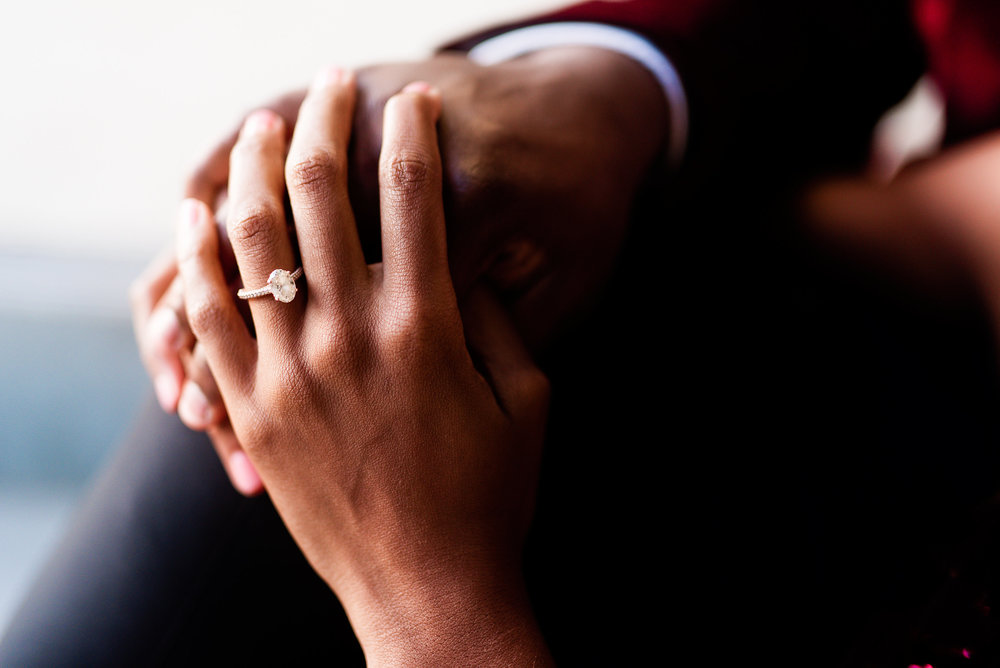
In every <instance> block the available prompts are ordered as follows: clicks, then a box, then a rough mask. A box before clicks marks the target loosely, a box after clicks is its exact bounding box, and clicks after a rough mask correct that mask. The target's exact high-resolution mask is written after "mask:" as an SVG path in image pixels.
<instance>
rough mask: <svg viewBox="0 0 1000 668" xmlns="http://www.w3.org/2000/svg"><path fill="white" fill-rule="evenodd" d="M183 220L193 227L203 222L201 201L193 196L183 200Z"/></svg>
mask: <svg viewBox="0 0 1000 668" xmlns="http://www.w3.org/2000/svg"><path fill="white" fill-rule="evenodd" d="M181 220H183V221H184V222H185V223H187V224H188V225H190V226H191V227H194V226H195V225H197V224H198V223H199V222H201V203H200V202H199V201H198V200H196V199H191V198H188V199H186V200H184V201H183V202H181Z"/></svg>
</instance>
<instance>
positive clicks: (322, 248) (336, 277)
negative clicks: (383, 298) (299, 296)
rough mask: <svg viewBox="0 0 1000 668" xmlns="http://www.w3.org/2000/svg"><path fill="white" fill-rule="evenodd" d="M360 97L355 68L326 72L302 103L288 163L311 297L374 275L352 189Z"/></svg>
mask: <svg viewBox="0 0 1000 668" xmlns="http://www.w3.org/2000/svg"><path fill="white" fill-rule="evenodd" d="M354 101H355V80H354V75H353V74H352V73H350V72H344V71H342V70H340V69H339V68H330V69H328V70H325V71H323V72H321V73H320V74H319V76H317V77H316V81H315V82H314V83H313V86H312V88H311V89H310V90H309V93H308V94H307V95H306V98H305V100H304V101H303V102H302V108H301V109H300V110H299V119H298V124H297V125H296V126H295V133H294V134H293V135H292V144H291V147H290V148H289V151H288V160H287V162H286V163H285V181H286V183H287V184H288V197H289V200H290V201H291V205H292V212H293V214H294V218H295V231H296V234H297V235H298V240H299V252H300V253H301V255H302V268H303V270H304V272H305V275H306V276H308V277H309V300H310V302H313V301H314V300H316V301H318V302H319V303H322V301H323V299H325V298H326V297H332V298H334V299H336V298H337V295H338V294H342V293H343V291H344V290H345V289H350V287H353V286H357V285H359V284H360V282H361V281H362V280H363V279H364V278H365V277H366V276H367V275H368V269H367V265H366V263H365V258H364V254H363V253H362V250H361V241H360V240H359V239H358V231H357V225H356V224H355V222H354V214H353V213H352V211H351V205H350V202H349V200H348V192H347V148H348V143H349V142H350V139H351V125H352V124H353V122H354Z"/></svg>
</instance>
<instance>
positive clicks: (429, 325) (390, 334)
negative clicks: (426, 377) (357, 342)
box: [379, 300, 445, 360]
mask: <svg viewBox="0 0 1000 668" xmlns="http://www.w3.org/2000/svg"><path fill="white" fill-rule="evenodd" d="M442 334H443V332H442V331H441V328H440V327H439V326H438V323H437V321H436V320H435V319H434V318H433V317H432V315H431V314H430V313H428V309H426V308H425V307H424V306H423V305H422V304H421V303H420V302H419V301H416V300H408V301H407V302H406V303H403V304H400V305H399V306H398V307H397V308H395V309H394V310H393V313H392V314H391V315H390V316H389V317H387V318H386V319H385V321H384V322H383V324H382V328H381V332H380V336H379V347H380V348H381V350H382V353H383V355H386V356H388V357H389V358H391V359H394V360H401V359H406V358H410V357H413V356H416V355H418V354H420V353H421V352H422V351H424V350H426V349H427V348H428V347H429V346H431V345H432V344H433V343H434V342H435V341H439V340H444V339H445V337H444V336H442Z"/></svg>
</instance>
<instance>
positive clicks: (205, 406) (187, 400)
mask: <svg viewBox="0 0 1000 668" xmlns="http://www.w3.org/2000/svg"><path fill="white" fill-rule="evenodd" d="M177 412H178V413H179V414H180V416H181V419H183V420H184V422H186V423H188V426H189V427H194V428H196V429H197V428H203V427H207V426H208V425H210V424H212V416H213V410H212V406H211V405H210V404H209V403H208V399H207V398H206V397H205V393H204V392H202V391H201V388H200V387H198V385H197V384H196V383H193V382H190V381H189V382H187V383H185V384H184V391H183V392H181V398H180V401H179V403H178V405H177Z"/></svg>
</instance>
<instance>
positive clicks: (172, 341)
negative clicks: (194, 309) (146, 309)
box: [149, 307, 181, 351]
mask: <svg viewBox="0 0 1000 668" xmlns="http://www.w3.org/2000/svg"><path fill="white" fill-rule="evenodd" d="M149 332H150V335H151V336H153V337H154V338H156V339H158V340H159V341H160V342H161V343H162V344H163V346H162V347H161V349H163V348H165V349H167V350H172V351H176V350H177V349H178V348H179V347H180V343H181V323H180V321H179V320H178V319H177V314H176V313H174V311H173V309H170V308H167V307H163V308H159V309H157V310H156V313H154V314H153V317H151V318H150V319H149ZM158 347H159V346H158Z"/></svg>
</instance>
